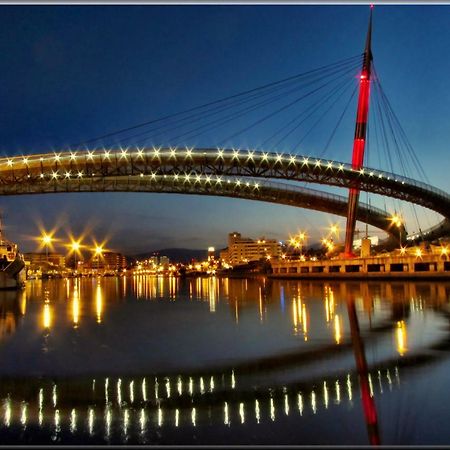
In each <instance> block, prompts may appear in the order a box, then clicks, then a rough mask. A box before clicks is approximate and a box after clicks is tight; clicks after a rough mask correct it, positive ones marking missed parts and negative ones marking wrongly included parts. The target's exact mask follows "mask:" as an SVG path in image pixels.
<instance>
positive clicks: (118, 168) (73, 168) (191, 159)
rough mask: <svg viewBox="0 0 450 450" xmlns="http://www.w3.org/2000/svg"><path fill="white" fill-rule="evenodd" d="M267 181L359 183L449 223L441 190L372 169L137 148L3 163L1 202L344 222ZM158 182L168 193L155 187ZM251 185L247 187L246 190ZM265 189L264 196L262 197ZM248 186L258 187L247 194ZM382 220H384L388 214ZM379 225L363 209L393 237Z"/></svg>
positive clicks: (320, 204)
mask: <svg viewBox="0 0 450 450" xmlns="http://www.w3.org/2000/svg"><path fill="white" fill-rule="evenodd" d="M256 179H259V180H258V181H259V184H258V182H256V181H254V180H256ZM269 179H276V180H289V181H290V182H308V183H315V184H323V185H328V186H336V187H341V188H346V189H348V188H350V187H351V186H352V185H354V184H355V182H357V183H358V186H359V189H360V190H361V191H367V192H371V193H375V194H379V195H384V196H387V197H392V198H396V199H399V200H404V201H408V202H412V203H415V204H417V205H420V206H423V207H425V208H429V209H431V210H433V211H436V212H438V213H439V214H441V215H443V216H444V218H445V219H450V196H449V195H448V194H447V193H446V192H444V191H442V190H439V189H436V188H434V187H432V186H429V185H427V184H424V183H421V182H418V181H415V180H412V179H408V178H404V177H401V176H398V175H395V174H391V173H387V172H382V171H378V170H375V169H370V168H362V169H360V170H354V169H353V168H352V167H351V165H348V164H344V163H339V162H335V161H326V160H321V159H315V158H311V157H308V156H301V155H286V154H284V155H283V154H277V153H265V152H260V151H239V150H221V149H188V148H186V149H174V148H145V149H139V148H134V149H114V150H95V151H89V150H82V151H76V152H63V153H59V154H55V153H51V154H40V155H28V156H20V157H18V156H17V157H11V158H0V195H2V194H3V195H17V194H32V193H44V192H47V193H48V192H81V191H84V190H86V191H89V192H91V191H97V192H101V191H105V190H111V191H118V190H122V191H123V190H125V191H130V190H134V191H135V192H140V191H144V192H176V193H183V194H207V195H226V196H230V197H236V198H252V199H255V200H263V201H271V202H274V203H280V204H294V203H296V204H295V206H301V207H306V208H308V207H311V206H312V209H318V210H320V211H327V212H331V213H334V214H338V215H346V207H347V206H345V208H344V209H342V206H343V205H342V202H341V201H337V202H336V201H328V202H327V201H325V200H324V198H325V196H326V195H328V194H325V193H322V194H323V196H322V197H321V198H320V199H318V198H317V197H314V198H311V199H310V201H309V204H310V206H308V200H307V197H305V196H304V195H303V196H302V195H298V193H297V194H295V193H294V192H290V193H289V194H288V193H287V192H285V193H284V194H283V195H282V194H281V191H282V190H283V189H284V190H289V189H291V190H293V191H295V189H298V188H296V187H295V186H294V185H293V184H289V185H286V186H288V187H286V186H285V187H284V188H283V189H281V187H280V186H278V190H276V191H273V190H272V191H270V190H267V189H268V185H267V184H265V183H266V181H264V180H269ZM161 180H163V181H164V183H163V184H164V186H163V187H159V188H158V187H157V186H161ZM249 180H251V181H249ZM263 181H264V182H263ZM158 183H159V184H158ZM247 183H250V184H249V185H248V186H247ZM169 184H170V186H171V187H170V189H169V187H168V185H169ZM263 185H264V189H265V190H266V191H265V193H264V195H261V191H262V188H263ZM249 186H253V187H255V186H258V187H256V188H255V189H253V191H252V192H251V194H250V193H249V192H250V191H249V190H248V189H247V188H248V187H249ZM246 190H247V193H246V192H245V191H246ZM258 191H259V192H258ZM296 192H297V191H296ZM316 192H317V191H316ZM246 195H247V196H249V197H246ZM263 197H264V198H263ZM336 198H339V196H336ZM341 200H342V198H341ZM345 202H346V200H345ZM344 211H345V214H342V213H343V212H344ZM383 214H384V217H383V220H385V217H386V213H383ZM371 216H372V217H371ZM373 217H376V219H373ZM380 218H381V216H377V215H376V214H375V216H374V215H373V214H368V211H367V210H365V209H364V207H360V208H359V212H358V216H357V219H358V220H361V221H367V222H368V223H371V221H372V222H377V224H375V223H371V224H373V225H374V226H377V227H378V228H381V229H383V230H385V231H388V232H389V233H390V234H391V235H395V234H396V232H395V231H394V230H391V229H390V228H389V227H388V229H386V225H385V224H381V219H380ZM368 219H370V220H368ZM443 223H445V221H444V222H443ZM439 225H442V224H439ZM435 228H436V227H435ZM444 229H445V230H447V228H446V227H442V226H437V230H438V231H437V232H436V233H435V234H434V235H435V236H437V235H439V230H444ZM403 233H404V232H403ZM403 235H404V234H403Z"/></svg>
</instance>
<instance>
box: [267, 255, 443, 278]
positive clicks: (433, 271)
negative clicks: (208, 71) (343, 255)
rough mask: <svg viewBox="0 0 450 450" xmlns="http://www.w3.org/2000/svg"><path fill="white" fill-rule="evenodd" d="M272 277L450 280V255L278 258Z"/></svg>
mask: <svg viewBox="0 0 450 450" xmlns="http://www.w3.org/2000/svg"><path fill="white" fill-rule="evenodd" d="M271 265H272V273H271V274H270V275H269V276H270V277H272V278H305V279H310V278H342V279H352V278H365V279H368V278H370V279H401V278H403V279H417V278H427V279H445V278H448V279H450V261H449V260H448V257H447V256H445V257H443V256H441V255H436V254H430V255H424V256H422V257H417V256H411V255H408V256H369V257H365V258H361V257H358V258H351V259H327V260H321V261H301V260H288V259H285V260H283V259H278V260H276V261H273V262H271Z"/></svg>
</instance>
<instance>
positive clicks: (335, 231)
mask: <svg viewBox="0 0 450 450" xmlns="http://www.w3.org/2000/svg"><path fill="white" fill-rule="evenodd" d="M330 234H332V235H333V234H334V235H335V236H336V237H337V238H339V225H338V224H337V223H335V224H333V225H331V227H330Z"/></svg>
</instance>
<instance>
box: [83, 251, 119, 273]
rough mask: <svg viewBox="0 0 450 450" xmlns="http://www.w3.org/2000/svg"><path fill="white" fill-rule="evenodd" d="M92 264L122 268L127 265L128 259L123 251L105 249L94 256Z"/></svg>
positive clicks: (105, 267)
mask: <svg viewBox="0 0 450 450" xmlns="http://www.w3.org/2000/svg"><path fill="white" fill-rule="evenodd" d="M91 265H92V267H94V268H99V269H105V270H120V269H125V268H126V267H127V259H126V257H125V256H124V255H122V254H121V253H116V252H108V251H104V252H102V254H101V255H95V256H94V257H93V258H92V260H91Z"/></svg>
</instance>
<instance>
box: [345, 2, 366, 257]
mask: <svg viewBox="0 0 450 450" xmlns="http://www.w3.org/2000/svg"><path fill="white" fill-rule="evenodd" d="M372 10H373V5H370V17H369V28H368V30H367V38H366V47H365V49H364V57H363V63H362V70H361V75H360V80H359V95H358V109H357V112H356V126H355V137H354V140H353V154H352V168H353V169H354V170H360V169H361V167H362V166H363V162H364V148H365V144H366V131H367V118H368V115H369V99H370V78H371V62H372V50H371V39H372ZM358 201H359V188H358V185H355V186H354V187H351V188H350V190H349V194H348V209H347V225H346V228H345V248H344V255H345V256H346V257H351V256H354V255H353V252H352V246H353V236H354V234H355V225H356V211H357V209H358Z"/></svg>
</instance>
